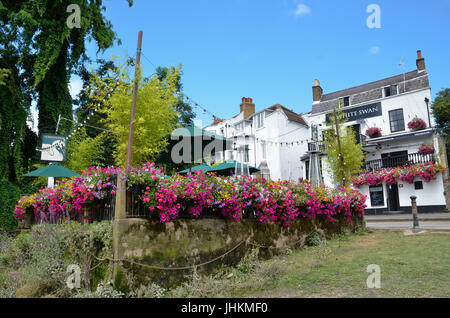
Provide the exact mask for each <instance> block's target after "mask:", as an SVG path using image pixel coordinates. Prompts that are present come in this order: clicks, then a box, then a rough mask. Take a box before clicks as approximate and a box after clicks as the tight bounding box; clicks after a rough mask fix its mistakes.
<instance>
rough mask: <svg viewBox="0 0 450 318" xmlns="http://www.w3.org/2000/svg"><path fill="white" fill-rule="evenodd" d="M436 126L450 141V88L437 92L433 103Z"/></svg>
mask: <svg viewBox="0 0 450 318" xmlns="http://www.w3.org/2000/svg"><path fill="white" fill-rule="evenodd" d="M432 109H433V115H434V118H435V119H436V128H437V130H438V132H439V133H440V134H442V135H443V136H444V137H445V138H446V140H447V143H449V142H450V88H446V89H443V90H441V91H440V92H439V93H437V95H436V98H435V99H434V103H433V105H432Z"/></svg>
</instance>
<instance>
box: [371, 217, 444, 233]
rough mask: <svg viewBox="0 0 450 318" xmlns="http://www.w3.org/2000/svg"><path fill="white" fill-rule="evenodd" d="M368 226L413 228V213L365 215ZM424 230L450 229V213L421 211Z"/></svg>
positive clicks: (420, 225) (374, 227)
mask: <svg viewBox="0 0 450 318" xmlns="http://www.w3.org/2000/svg"><path fill="white" fill-rule="evenodd" d="M365 220H366V226H367V227H368V228H372V229H389V230H393V229H401V230H404V229H411V228H412V226H413V218H412V214H382V215H367V216H365ZM419 228H420V229H422V230H434V231H436V230H439V231H450V213H423V214H420V213H419Z"/></svg>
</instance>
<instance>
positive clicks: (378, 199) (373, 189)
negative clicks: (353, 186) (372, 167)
mask: <svg viewBox="0 0 450 318" xmlns="http://www.w3.org/2000/svg"><path fill="white" fill-rule="evenodd" d="M369 192H370V204H371V205H372V206H383V205H384V194H383V186H370V187H369Z"/></svg>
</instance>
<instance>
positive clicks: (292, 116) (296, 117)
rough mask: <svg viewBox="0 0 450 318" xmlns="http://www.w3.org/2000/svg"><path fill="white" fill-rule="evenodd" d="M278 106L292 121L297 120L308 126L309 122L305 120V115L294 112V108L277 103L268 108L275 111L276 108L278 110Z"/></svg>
mask: <svg viewBox="0 0 450 318" xmlns="http://www.w3.org/2000/svg"><path fill="white" fill-rule="evenodd" d="M277 108H281V109H282V110H283V112H284V113H285V115H286V116H287V118H288V119H289V120H290V121H293V122H296V123H299V124H301V125H304V126H306V127H308V124H307V123H306V122H305V120H304V119H303V117H302V116H301V115H300V114H297V113H294V112H293V111H292V110H289V109H287V108H286V107H284V106H283V105H280V104H275V105H273V106H272V107H269V108H267V109H269V110H273V111H275V110H277Z"/></svg>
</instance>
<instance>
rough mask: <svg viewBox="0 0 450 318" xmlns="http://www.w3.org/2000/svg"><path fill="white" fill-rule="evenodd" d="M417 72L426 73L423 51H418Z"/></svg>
mask: <svg viewBox="0 0 450 318" xmlns="http://www.w3.org/2000/svg"><path fill="white" fill-rule="evenodd" d="M416 65H417V70H418V71H419V72H420V71H425V59H424V58H423V57H422V51H421V50H418V51H417V60H416Z"/></svg>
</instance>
